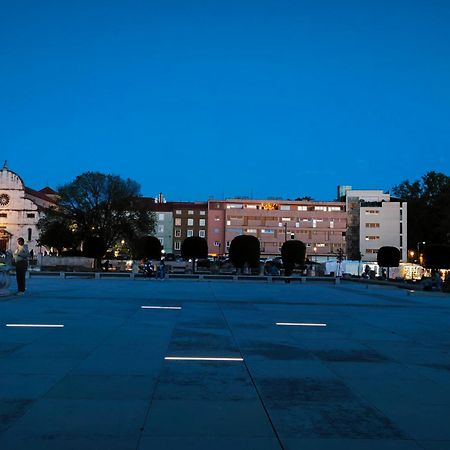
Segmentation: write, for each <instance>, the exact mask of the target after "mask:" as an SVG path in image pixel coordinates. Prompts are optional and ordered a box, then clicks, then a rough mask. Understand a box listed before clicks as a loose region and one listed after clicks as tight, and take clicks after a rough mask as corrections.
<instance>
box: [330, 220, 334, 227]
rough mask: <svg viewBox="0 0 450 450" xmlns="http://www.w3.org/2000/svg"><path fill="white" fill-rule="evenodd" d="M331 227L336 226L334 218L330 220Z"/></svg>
mask: <svg viewBox="0 0 450 450" xmlns="http://www.w3.org/2000/svg"><path fill="white" fill-rule="evenodd" d="M330 228H334V220H330Z"/></svg>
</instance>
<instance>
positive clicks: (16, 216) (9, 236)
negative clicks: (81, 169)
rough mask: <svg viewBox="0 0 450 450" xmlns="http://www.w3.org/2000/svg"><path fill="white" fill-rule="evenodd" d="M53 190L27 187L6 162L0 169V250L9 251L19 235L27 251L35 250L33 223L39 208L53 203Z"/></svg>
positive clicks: (35, 227)
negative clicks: (36, 189) (26, 246)
mask: <svg viewBox="0 0 450 450" xmlns="http://www.w3.org/2000/svg"><path fill="white" fill-rule="evenodd" d="M57 195H58V194H57V193H56V192H55V191H53V190H52V189H50V188H44V189H42V190H40V191H35V190H33V189H30V188H27V187H26V186H25V184H24V182H23V180H22V179H21V178H20V176H19V175H17V174H16V173H15V172H13V171H11V170H9V169H8V167H7V164H6V161H5V164H4V166H3V169H2V170H1V171H0V252H5V251H6V250H11V251H13V250H14V249H15V246H16V242H17V239H18V238H19V237H23V238H24V240H25V243H26V244H27V245H28V248H29V250H30V251H31V250H32V251H33V253H34V254H35V255H36V254H38V253H39V250H40V249H39V246H38V244H37V240H38V238H39V231H38V228H37V223H38V221H39V219H40V217H41V215H42V213H43V209H44V208H46V207H48V206H51V205H53V204H55V200H56V198H57Z"/></svg>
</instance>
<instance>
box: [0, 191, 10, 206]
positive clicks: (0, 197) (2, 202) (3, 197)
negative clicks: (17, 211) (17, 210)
mask: <svg viewBox="0 0 450 450" xmlns="http://www.w3.org/2000/svg"><path fill="white" fill-rule="evenodd" d="M8 203H9V195H8V194H0V206H6V205H7V204H8Z"/></svg>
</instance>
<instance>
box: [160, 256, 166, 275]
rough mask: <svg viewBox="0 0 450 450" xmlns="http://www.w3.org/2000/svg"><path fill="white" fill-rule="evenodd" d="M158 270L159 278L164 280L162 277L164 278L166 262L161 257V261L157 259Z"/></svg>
mask: <svg viewBox="0 0 450 450" xmlns="http://www.w3.org/2000/svg"><path fill="white" fill-rule="evenodd" d="M158 269H159V270H158V272H159V274H158V275H159V278H160V279H161V280H164V278H166V263H165V262H164V258H161V261H159V267H158Z"/></svg>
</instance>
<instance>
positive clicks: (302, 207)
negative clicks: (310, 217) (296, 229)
mask: <svg viewBox="0 0 450 450" xmlns="http://www.w3.org/2000/svg"><path fill="white" fill-rule="evenodd" d="M297 210H298V211H308V207H307V206H297Z"/></svg>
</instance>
